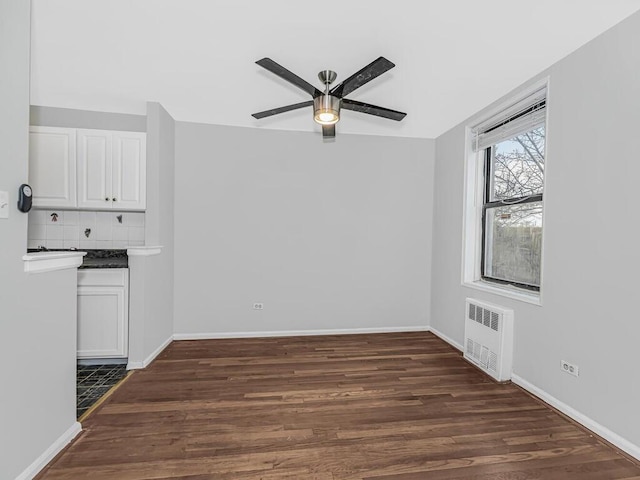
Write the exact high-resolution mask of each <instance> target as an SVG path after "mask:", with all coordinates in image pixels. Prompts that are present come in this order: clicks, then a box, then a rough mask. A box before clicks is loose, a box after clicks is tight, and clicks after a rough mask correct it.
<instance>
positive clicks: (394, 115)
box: [342, 98, 407, 122]
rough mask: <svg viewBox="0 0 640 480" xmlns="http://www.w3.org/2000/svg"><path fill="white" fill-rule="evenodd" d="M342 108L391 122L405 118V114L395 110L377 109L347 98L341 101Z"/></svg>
mask: <svg viewBox="0 0 640 480" xmlns="http://www.w3.org/2000/svg"><path fill="white" fill-rule="evenodd" d="M342 108H344V109H346V110H353V111H354V112H360V113H368V114H369V115H376V116H378V117H383V118H389V119H391V120H397V121H398V122H399V121H400V120H402V119H403V118H404V117H406V116H407V114H406V113H403V112H398V111H397V110H391V109H390V108H384V107H378V106H377V105H370V104H368V103H362V102H358V101H356V100H349V99H348V98H343V99H342Z"/></svg>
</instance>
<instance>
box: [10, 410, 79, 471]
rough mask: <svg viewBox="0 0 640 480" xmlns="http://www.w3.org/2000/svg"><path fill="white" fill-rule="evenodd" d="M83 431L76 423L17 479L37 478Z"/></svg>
mask: <svg viewBox="0 0 640 480" xmlns="http://www.w3.org/2000/svg"><path fill="white" fill-rule="evenodd" d="M81 431H82V426H81V425H80V423H79V422H74V423H73V425H71V427H69V429H68V430H67V431H66V432H64V433H63V434H62V435H60V437H59V438H58V439H57V440H56V441H55V442H53V443H52V444H51V446H50V447H49V448H47V449H46V450H45V451H44V452H43V453H42V455H40V456H39V457H38V458H36V460H35V461H34V462H33V463H32V464H31V465H29V466H28V467H27V468H26V469H25V470H24V471H23V472H22V473H21V474H20V475H18V476H17V477H16V480H31V479H32V478H33V477H35V476H36V475H37V474H38V473H39V472H40V470H42V469H43V468H44V467H46V466H47V464H48V463H49V462H50V461H51V460H53V457H55V456H56V455H57V454H58V453H60V452H61V451H62V449H63V448H64V447H66V446H67V445H68V444H69V443H70V442H71V440H73V439H74V438H76V436H77V435H78V434H79V433H80V432H81Z"/></svg>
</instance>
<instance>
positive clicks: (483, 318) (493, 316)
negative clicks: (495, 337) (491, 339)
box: [469, 303, 500, 332]
mask: <svg viewBox="0 0 640 480" xmlns="http://www.w3.org/2000/svg"><path fill="white" fill-rule="evenodd" d="M469 320H473V321H475V322H478V323H479V324H481V325H484V326H485V327H489V328H491V329H492V330H495V331H496V332H498V331H499V330H500V314H499V313H498V312H494V311H491V310H489V309H488V308H482V307H481V306H479V305H474V304H472V303H470V304H469Z"/></svg>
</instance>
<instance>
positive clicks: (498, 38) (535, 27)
mask: <svg viewBox="0 0 640 480" xmlns="http://www.w3.org/2000/svg"><path fill="white" fill-rule="evenodd" d="M32 5H33V8H32V26H33V28H32V58H31V62H32V70H31V103H32V104H33V105H45V106H54V107H65V108H77V109H84V110H97V111H107V112H120V113H134V114H145V112H146V102H147V101H158V102H160V103H162V104H163V105H164V106H165V107H166V108H167V110H168V111H169V112H170V113H171V114H172V115H173V116H174V118H175V119H176V120H179V121H189V122H202V123H212V124H223V125H236V126H244V127H257V128H272V129H284V130H302V131H319V127H317V126H316V125H315V124H314V122H313V120H312V113H311V108H308V109H303V110H298V111H295V112H289V113H285V114H282V115H278V116H274V117H270V118H267V119H263V120H255V119H254V118H253V117H251V113H254V112H258V111H261V110H266V109H269V108H274V107H279V106H283V105H289V104H292V103H297V102H301V101H304V100H307V99H308V98H307V94H305V93H304V92H302V91H301V90H298V89H297V88H295V87H293V86H291V85H289V84H287V83H286V82H285V81H283V80H281V79H279V78H277V77H276V76H274V75H273V74H271V73H269V72H267V71H266V70H264V69H262V68H260V67H259V66H257V65H255V63H254V62H255V61H256V60H258V59H260V58H262V57H271V58H272V59H273V60H275V61H276V62H278V63H280V64H282V65H283V66H284V67H286V68H288V69H289V70H291V71H293V72H294V73H296V74H297V75H299V76H301V77H302V78H304V79H305V80H307V81H308V82H310V83H313V84H314V85H316V86H318V87H320V84H319V82H318V81H317V73H318V71H320V70H322V69H326V68H329V69H332V70H335V71H336V72H337V73H338V79H337V82H339V81H340V80H343V79H345V78H346V77H348V76H349V75H351V74H352V73H354V72H355V71H357V70H358V69H360V68H361V67H363V66H364V65H366V64H368V63H369V62H371V61H372V60H374V59H375V58H377V57H378V56H380V55H382V56H385V57H386V58H388V59H389V60H391V61H392V62H394V63H395V64H396V68H394V69H393V70H391V71H390V72H387V73H386V74H384V75H382V76H381V77H379V78H377V79H376V80H374V81H373V82H371V83H369V84H368V85H365V86H364V87H362V88H361V89H359V90H357V91H356V92H353V93H352V94H351V95H349V98H353V99H355V100H359V101H363V102H367V103H372V104H376V105H380V106H383V107H387V108H392V109H395V110H401V111H404V112H407V113H408V115H407V117H406V118H405V119H404V120H403V121H402V122H399V123H398V122H394V121H390V120H385V119H380V118H376V117H372V116H369V115H363V114H359V113H355V112H350V111H348V112H343V115H342V120H341V121H340V123H339V124H338V134H340V133H360V134H374V135H390V136H406V137H426V138H435V137H437V136H438V135H440V134H442V133H443V132H445V131H446V130H448V129H449V128H451V127H453V126H455V125H456V124H458V123H459V122H461V121H463V120H464V119H466V118H467V117H469V116H470V115H473V114H474V113H476V112H477V111H478V110H480V109H482V108H483V107H485V106H486V105H488V104H489V103H491V102H492V101H494V100H496V99H497V98H499V97H500V96H502V95H504V94H505V93H507V92H508V91H509V90H511V89H513V88H515V87H517V86H518V85H519V84H521V83H522V82H524V81H526V80H528V79H529V78H531V77H532V76H534V75H536V74H538V73H540V72H541V71H542V70H544V69H545V68H547V67H549V66H550V65H552V64H553V63H554V62H556V61H558V60H560V59H561V58H563V57H564V56H566V55H567V54H569V53H571V52H572V51H574V50H575V49H577V48H578V47H580V46H581V45H583V44H585V43H586V42H588V41H589V40H591V39H593V38H594V37H596V36H597V35H599V34H600V33H602V32H604V31H605V30H607V29H608V28H610V27H612V26H613V25H615V24H616V23H618V22H620V21H621V20H623V19H624V18H626V17H628V16H629V15H631V14H632V13H634V12H635V11H637V10H639V9H640V0H607V1H604V0H562V1H559V0H536V1H533V2H532V1H522V0H485V1H478V0H440V1H423V2H418V1H415V0H399V1H395V2H389V1H388V0H346V1H343V2H337V3H335V2H334V3H331V4H323V3H322V2H320V3H318V2H310V1H308V0H301V1H296V2H294V1H291V0H180V1H178V0H136V1H131V0H100V1H97V0H32ZM309 98H310V97H309Z"/></svg>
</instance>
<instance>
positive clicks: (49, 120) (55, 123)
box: [29, 105, 147, 132]
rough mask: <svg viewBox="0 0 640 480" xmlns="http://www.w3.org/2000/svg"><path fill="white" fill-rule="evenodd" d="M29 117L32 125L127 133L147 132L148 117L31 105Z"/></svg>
mask: <svg viewBox="0 0 640 480" xmlns="http://www.w3.org/2000/svg"><path fill="white" fill-rule="evenodd" d="M29 116H30V124H31V125H42V126H46V127H68V128H94V129H96V130H122V131H125V132H146V131H147V117H146V116H144V115H132V114H128V113H112V112H93V111H90V110H76V109H73V108H57V107H43V106H40V105H31V107H30V109H29Z"/></svg>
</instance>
